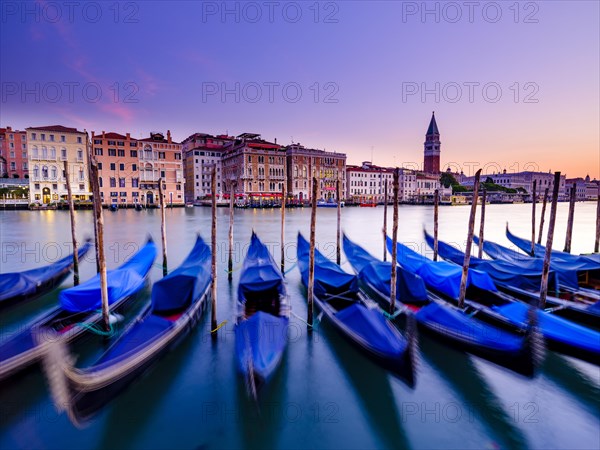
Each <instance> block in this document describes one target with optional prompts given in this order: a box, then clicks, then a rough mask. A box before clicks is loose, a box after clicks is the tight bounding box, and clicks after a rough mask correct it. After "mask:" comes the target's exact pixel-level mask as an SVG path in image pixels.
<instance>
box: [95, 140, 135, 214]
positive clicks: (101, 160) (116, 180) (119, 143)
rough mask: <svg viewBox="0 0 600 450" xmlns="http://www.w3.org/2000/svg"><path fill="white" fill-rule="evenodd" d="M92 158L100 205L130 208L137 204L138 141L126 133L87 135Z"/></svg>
mask: <svg viewBox="0 0 600 450" xmlns="http://www.w3.org/2000/svg"><path fill="white" fill-rule="evenodd" d="M91 148H92V157H93V158H94V159H95V160H96V161H97V163H98V175H99V184H100V195H101V196H102V203H104V204H117V205H119V206H134V205H135V204H136V203H142V202H141V196H140V172H139V168H140V164H139V163H140V156H139V150H138V142H137V140H136V139H132V138H131V135H130V134H129V133H127V134H125V135H122V134H119V133H113V132H110V133H106V132H104V131H102V133H100V134H96V133H95V132H94V131H92V136H91Z"/></svg>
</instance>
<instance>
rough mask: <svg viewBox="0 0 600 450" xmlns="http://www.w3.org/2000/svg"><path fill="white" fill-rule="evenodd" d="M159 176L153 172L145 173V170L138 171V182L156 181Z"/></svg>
mask: <svg viewBox="0 0 600 450" xmlns="http://www.w3.org/2000/svg"><path fill="white" fill-rule="evenodd" d="M159 179H160V176H159V175H158V174H156V173H154V172H149V173H146V172H145V171H141V172H140V182H148V181H154V182H156V181H158V180H159Z"/></svg>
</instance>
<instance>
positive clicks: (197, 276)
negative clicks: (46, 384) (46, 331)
mask: <svg viewBox="0 0 600 450" xmlns="http://www.w3.org/2000/svg"><path fill="white" fill-rule="evenodd" d="M211 282H212V276H211V251H210V248H209V247H208V246H207V245H206V244H205V243H204V241H203V240H202V238H201V237H200V236H198V237H197V238H196V243H195V245H194V247H193V248H192V250H191V252H190V254H189V255H188V256H187V258H186V259H185V260H184V261H183V263H182V264H181V265H180V266H179V267H178V268H177V269H175V270H174V271H173V272H171V273H170V274H169V275H167V276H166V277H164V278H163V279H161V280H160V281H157V282H156V283H154V286H153V287H152V301H151V303H150V304H149V305H148V306H147V307H146V308H144V310H143V311H142V312H141V314H140V315H139V316H138V318H137V320H136V321H134V322H133V323H132V324H131V325H130V326H129V327H128V328H127V329H126V330H125V331H124V332H123V334H121V336H119V337H118V339H117V340H116V341H115V342H114V343H113V344H112V345H111V346H110V348H109V349H108V350H107V351H106V352H105V353H104V354H103V355H101V356H100V357H99V358H98V359H97V360H96V361H95V362H94V363H92V364H90V365H87V366H86V367H85V368H77V367H73V366H72V365H71V364H69V360H70V359H71V358H69V357H68V356H67V357H66V358H65V357H64V355H65V350H66V349H63V350H59V349H53V350H51V351H49V352H48V353H47V356H46V357H45V364H44V368H45V371H46V373H47V375H48V379H49V380H50V382H51V383H54V384H55V386H51V391H52V392H53V394H54V395H55V398H54V400H55V404H56V405H57V407H59V408H65V409H67V411H68V413H69V416H70V417H71V419H72V420H74V421H76V422H77V423H80V422H82V421H85V420H87V419H88V418H89V417H90V416H91V415H92V414H93V413H95V412H96V411H98V410H99V409H100V408H101V407H102V406H104V405H105V404H106V403H108V402H109V401H110V400H112V399H113V398H114V397H115V396H116V395H117V394H118V393H119V392H121V391H123V390H124V389H125V388H126V387H127V386H128V385H129V384H130V383H131V382H132V381H134V380H135V379H137V378H139V377H140V376H141V375H142V374H143V373H144V372H146V371H147V370H148V369H149V368H150V367H151V366H152V365H153V364H154V363H155V362H157V361H158V360H159V359H160V358H161V357H162V356H163V355H164V354H166V353H167V352H168V351H169V350H171V349H172V348H173V347H174V346H175V345H177V344H178V343H179V342H180V341H181V340H182V339H183V338H184V337H185V336H187V335H188V334H189V333H190V332H191V330H192V329H193V328H194V326H195V325H196V323H197V322H198V320H199V318H200V317H201V315H202V313H203V311H204V310H205V309H206V304H207V297H208V296H209V292H210V286H211ZM65 362H66V363H67V364H65ZM63 380H64V381H66V386H67V389H66V390H64V389H63V390H62V392H65V393H66V394H67V395H66V396H65V398H61V397H60V394H58V395H57V393H59V392H61V389H60V384H61V383H62V382H63ZM63 385H65V383H63Z"/></svg>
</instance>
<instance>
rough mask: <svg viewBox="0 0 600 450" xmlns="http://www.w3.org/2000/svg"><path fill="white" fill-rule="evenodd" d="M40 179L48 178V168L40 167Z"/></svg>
mask: <svg viewBox="0 0 600 450" xmlns="http://www.w3.org/2000/svg"><path fill="white" fill-rule="evenodd" d="M42 177H43V178H48V166H43V167H42Z"/></svg>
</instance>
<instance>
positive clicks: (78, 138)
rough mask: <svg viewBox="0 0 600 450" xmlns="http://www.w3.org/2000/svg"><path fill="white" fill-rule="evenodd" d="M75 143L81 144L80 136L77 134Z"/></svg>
mask: <svg viewBox="0 0 600 450" xmlns="http://www.w3.org/2000/svg"><path fill="white" fill-rule="evenodd" d="M77 143H78V144H81V136H77Z"/></svg>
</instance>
